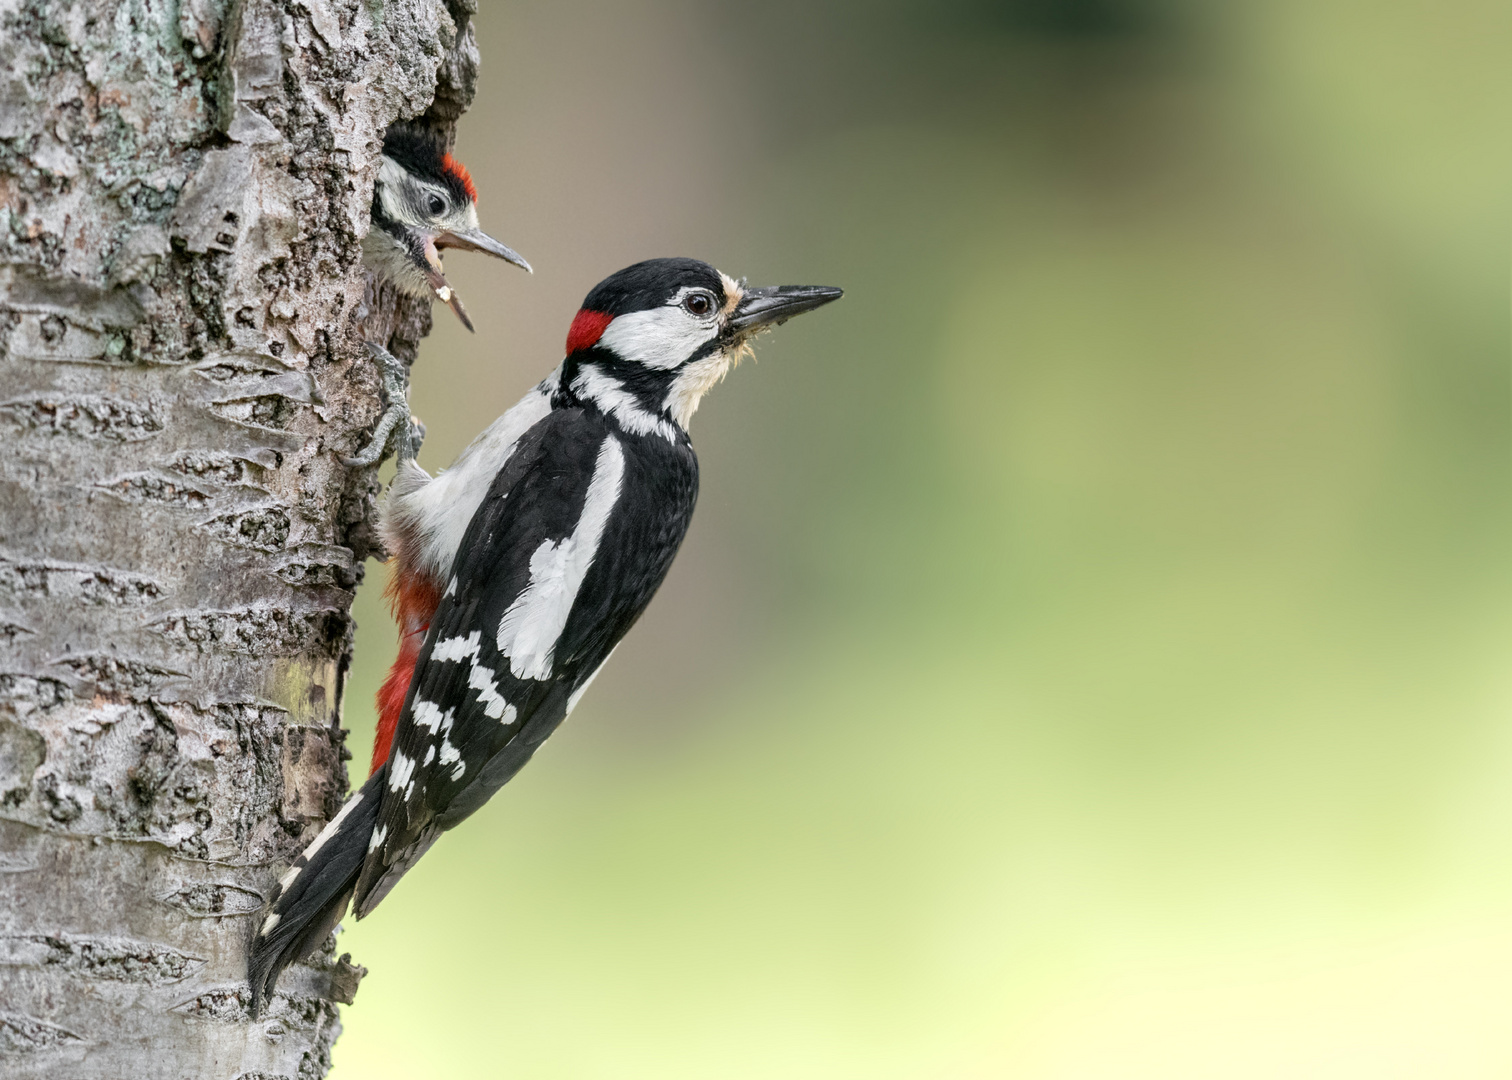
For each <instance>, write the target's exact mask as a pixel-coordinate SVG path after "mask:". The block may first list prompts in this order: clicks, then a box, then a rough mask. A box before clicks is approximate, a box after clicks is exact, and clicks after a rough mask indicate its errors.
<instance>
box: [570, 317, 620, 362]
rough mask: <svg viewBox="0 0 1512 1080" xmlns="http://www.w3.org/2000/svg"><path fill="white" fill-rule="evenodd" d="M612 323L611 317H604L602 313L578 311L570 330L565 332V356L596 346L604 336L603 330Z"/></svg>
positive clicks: (612, 318)
mask: <svg viewBox="0 0 1512 1080" xmlns="http://www.w3.org/2000/svg"><path fill="white" fill-rule="evenodd" d="M613 321H614V316H613V315H606V314H605V313H604V312H602V311H589V310H588V309H587V308H584V309H583V310H582V311H579V312H578V313H577V317H576V318H574V319H573V320H572V329H570V330H568V331H567V355H568V356H571V355H572V354H573V353H575V352H577V351H578V350H579V349H591V348H593V346H595V345H597V344H598V339H599V338H601V337H603V336H604V329H605V328H606V327H607V326H608V325H609V324H610V323H612V322H613Z"/></svg>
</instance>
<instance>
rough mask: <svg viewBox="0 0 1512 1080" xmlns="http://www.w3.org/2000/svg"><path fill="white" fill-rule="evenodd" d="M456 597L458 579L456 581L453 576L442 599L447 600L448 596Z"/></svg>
mask: <svg viewBox="0 0 1512 1080" xmlns="http://www.w3.org/2000/svg"><path fill="white" fill-rule="evenodd" d="M456 595H457V579H456V577H455V576H453V577H452V579H451V580H450V581H448V582H447V583H446V591H445V592H444V593H442V594H441V599H443V600H445V599H446V598H447V597H448V596H456Z"/></svg>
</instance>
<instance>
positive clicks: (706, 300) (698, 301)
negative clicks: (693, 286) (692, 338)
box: [683, 292, 714, 315]
mask: <svg viewBox="0 0 1512 1080" xmlns="http://www.w3.org/2000/svg"><path fill="white" fill-rule="evenodd" d="M683 310H685V311H686V312H687V313H688V314H689V315H707V314H708V313H709V312H711V311H713V310H714V298H713V297H712V296H710V295H709V294H708V293H706V292H693V293H689V294H688V295H687V296H686V297H684V298H683Z"/></svg>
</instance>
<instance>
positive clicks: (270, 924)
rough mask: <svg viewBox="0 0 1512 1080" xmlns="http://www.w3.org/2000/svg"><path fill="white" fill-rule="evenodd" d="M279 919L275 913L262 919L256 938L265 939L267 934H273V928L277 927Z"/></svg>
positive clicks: (279, 916)
mask: <svg viewBox="0 0 1512 1080" xmlns="http://www.w3.org/2000/svg"><path fill="white" fill-rule="evenodd" d="M280 918H282V916H281V915H279V914H278V912H276V911H275V912H274V913H273V914H271V915H269V916H268V917H267V918H266V919H264V920H263V924H262V929H261V930H259V931H258V936H259V937H267V936H268V935H269V934H271V933H272V932H273V928H274V927H275V926H277V925H278V920H279V919H280Z"/></svg>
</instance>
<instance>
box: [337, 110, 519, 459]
mask: <svg viewBox="0 0 1512 1080" xmlns="http://www.w3.org/2000/svg"><path fill="white" fill-rule="evenodd" d="M444 248H458V249H460V250H463V251H481V252H483V253H485V254H488V255H493V256H495V257H497V258H500V259H503V260H505V261H506V262H511V263H514V265H516V266H518V267H521V268H522V269H524V270H526V271H528V272H530V273H534V271H533V270H531V268H530V264H529V263H528V262H526V261H525V260H524V259H523V258H522V257H521V256H520V255H519V253H518V252H516V251H515V250H514V249H513V248H509V247H506V246H504V245H503V244H501V243H499V242H498V241H497V240H495V239H494V238H493V237H491V236H489V235H488V234H487V233H486V232H484V231H483V230H482V229H481V228H479V227H478V191H477V188H476V187H475V186H474V185H473V181H472V177H471V176H470V175H469V174H468V172H467V169H466V167H465V166H463V164H462V163H461V162H460V161H458V160H457V159H456V158H454V157H452V156H451V154H450V153H448V152H447V149H446V143H445V142H444V141H443V139H442V137H441V136H440V134H438V133H437V132H434V131H429V130H426V129H423V128H418V127H412V126H410V125H408V124H396V125H394V126H393V127H391V128H389V130H388V131H387V133H385V135H384V137H383V157H382V160H381V161H380V163H379V167H378V177H377V179H376V180H374V181H373V208H372V225H371V227H370V228H369V229H368V234H367V236H366V237H364V238H363V241H362V262H363V265H364V266H366V267H367V268H368V269H369V270H370V271H372V272H373V274H374V275H375V276H376V277H378V278H381V279H382V280H384V281H388V282H390V283H391V284H392V285H393V286H394V287H395V288H396V289H398V290H399V291H400V292H402V293H405V294H407V295H409V296H414V297H417V298H419V299H422V300H428V299H430V298H431V297H432V296H434V297H435V298H436V299H438V300H440V301H441V302H442V303H444V304H446V305H447V306H449V307H450V308H451V309H452V311H453V312H455V313H456V316H457V318H458V319H460V320H462V325H463V326H465V327H467V329H468V330H472V329H473V324H472V320H471V319H469V318H468V317H467V309H466V308H464V307H463V306H462V298H461V297H460V296H458V295H457V292H456V290H455V289H453V288H452V287H451V284H450V283H449V282H448V281H447V280H446V276H445V275H444V274H443V273H442V272H441V249H444ZM380 366H381V368H382V377H383V400H384V411H383V416H382V417H381V418H380V419H379V421H378V427H377V428H376V430H375V431H374V432H373V437H372V439H370V440H369V441H368V444H367V445H366V446H364V447H363V448H362V449H361V450H359V451H358V452H357V453H356V454H355V455H353V456H351V457H347V458H343V459H342V461H343V463H344V464H346V465H349V466H352V467H354V468H355V467H360V466H365V465H373V464H376V463H377V462H378V461H379V460H380V459H381V458H382V457H383V455H384V453H385V452H386V451H387V450H388V447H389V442H390V439H391V436H392V434H393V433H394V432H395V431H396V430H398V429H399V425H400V423H401V422H402V421H405V420H407V419H408V417H409V399H408V395H407V392H406V390H407V385H408V372H407V371H406V370H405V368H404V366H403V365H402V364H399V363H397V361H394V360H393V358H392V357H389V358H388V360H386V361H382V360H381V361H380ZM418 446H419V443H418V441H417V442H416V443H415V444H414V446H412V447H411V448H410V451H411V453H413V451H414V450H415V449H418ZM402 452H403V451H402V450H401V453H402Z"/></svg>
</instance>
